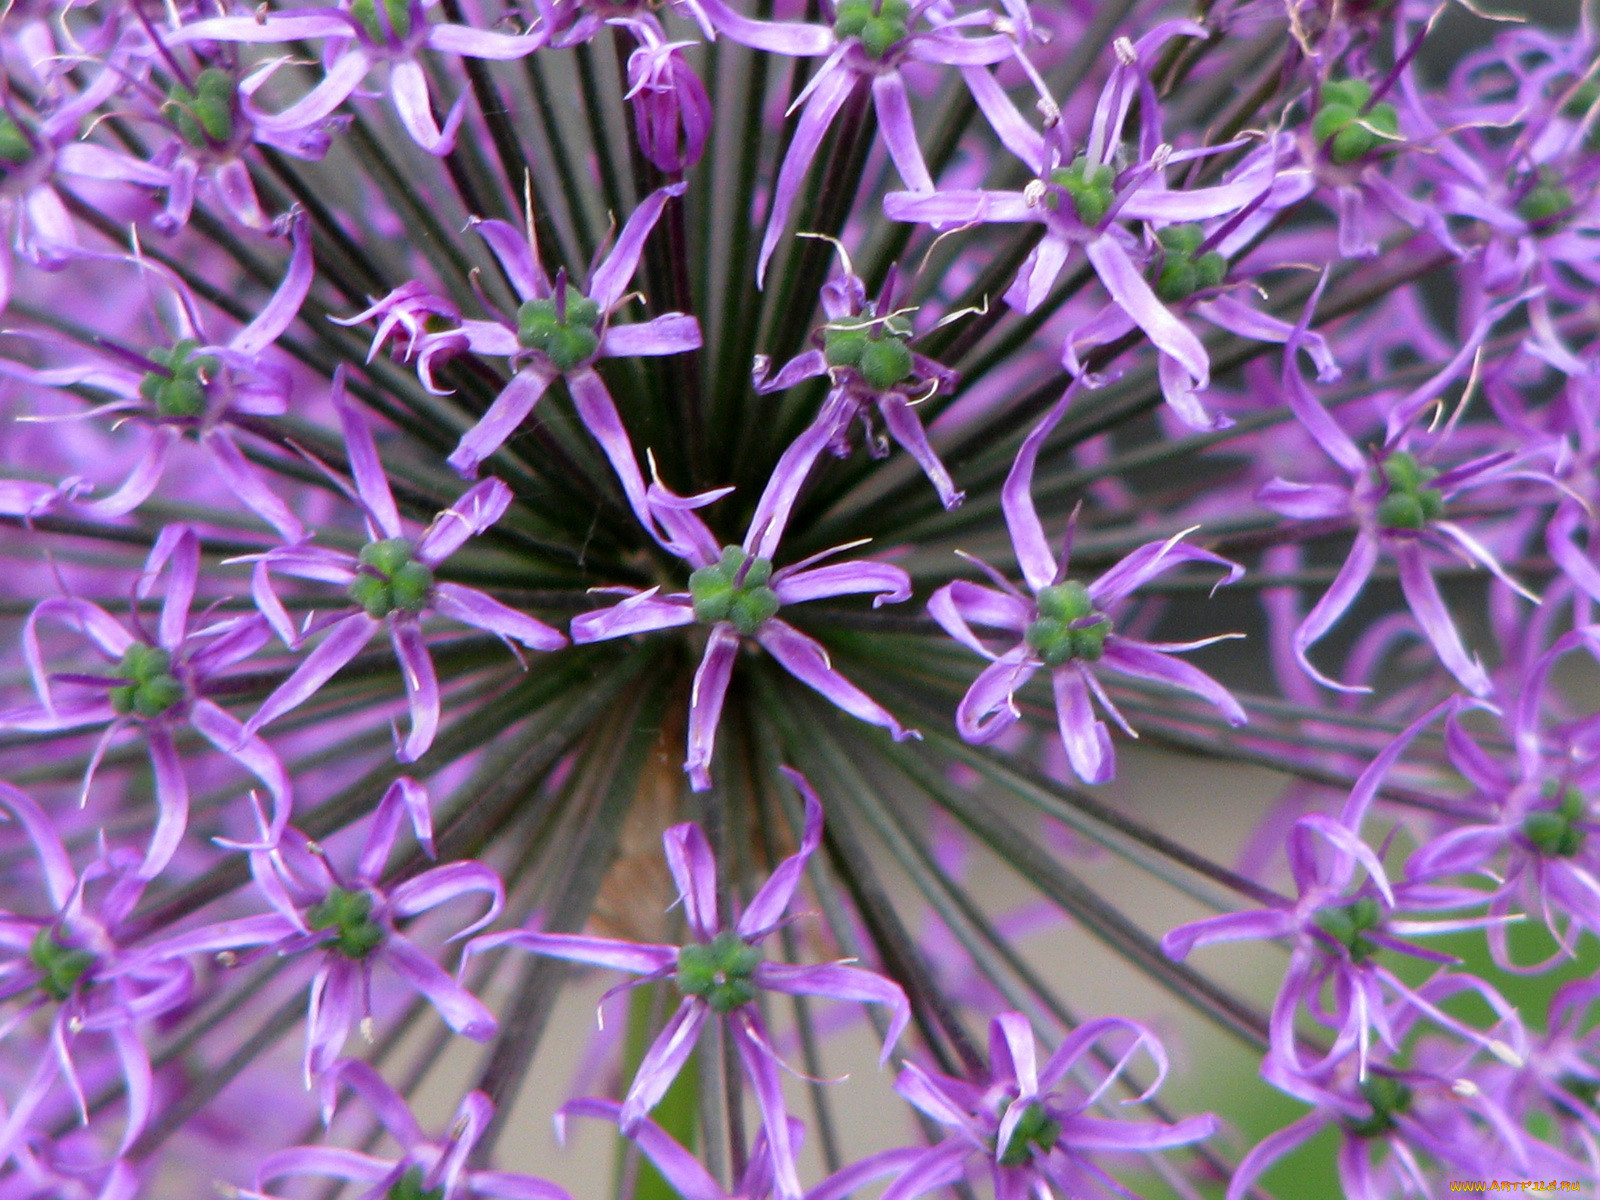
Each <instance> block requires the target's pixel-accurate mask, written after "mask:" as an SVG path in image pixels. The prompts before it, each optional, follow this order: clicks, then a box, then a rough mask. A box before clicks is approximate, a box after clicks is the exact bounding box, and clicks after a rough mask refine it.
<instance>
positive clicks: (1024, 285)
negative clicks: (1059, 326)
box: [1003, 231, 1072, 313]
mask: <svg viewBox="0 0 1600 1200" xmlns="http://www.w3.org/2000/svg"><path fill="white" fill-rule="evenodd" d="M1071 255H1072V243H1071V242H1069V241H1068V240H1067V239H1066V238H1064V237H1059V236H1057V235H1056V234H1055V233H1054V231H1052V232H1049V233H1046V234H1045V236H1044V240H1043V241H1041V242H1040V243H1039V244H1038V245H1037V246H1035V247H1034V248H1033V249H1032V250H1030V251H1028V257H1027V258H1025V259H1023V260H1022V266H1020V267H1019V268H1017V276H1016V278H1015V279H1013V280H1012V281H1011V286H1010V287H1008V288H1007V289H1006V290H1005V295H1004V297H1003V299H1004V300H1005V302H1006V303H1007V304H1009V305H1010V306H1011V307H1012V308H1016V309H1020V310H1021V311H1023V312H1025V313H1029V312H1032V311H1033V310H1034V309H1036V308H1038V307H1039V305H1041V304H1043V303H1044V301H1045V297H1046V296H1048V295H1049V294H1050V289H1051V288H1052V287H1054V286H1055V282H1056V280H1057V279H1059V278H1060V277H1061V272H1062V270H1063V269H1064V268H1065V267H1066V265H1067V259H1068V258H1070V257H1071Z"/></svg>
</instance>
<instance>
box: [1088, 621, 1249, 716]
mask: <svg viewBox="0 0 1600 1200" xmlns="http://www.w3.org/2000/svg"><path fill="white" fill-rule="evenodd" d="M1100 661H1101V662H1103V663H1104V664H1105V665H1106V666H1108V667H1111V668H1112V669H1113V670H1117V671H1121V672H1122V673H1123V674H1125V675H1132V676H1134V677H1135V678H1137V679H1148V680H1151V681H1152V682H1154V683H1164V684H1166V685H1167V686H1168V687H1175V688H1178V689H1180V690H1182V691H1185V692H1191V693H1193V694H1194V695H1196V696H1199V697H1200V698H1201V699H1202V700H1205V701H1208V702H1209V703H1210V704H1212V705H1213V706H1215V707H1216V709H1217V710H1218V711H1219V712H1221V713H1222V715H1223V716H1225V717H1226V718H1227V719H1228V723H1229V724H1230V725H1243V724H1245V723H1246V722H1247V721H1248V720H1249V718H1248V717H1246V716H1245V713H1244V709H1242V708H1240V707H1239V702H1238V701H1237V700H1235V699H1234V698H1233V696H1232V694H1231V693H1230V692H1229V691H1228V689H1227V688H1225V687H1223V686H1222V685H1221V684H1220V683H1218V682H1217V681H1216V680H1215V679H1213V678H1211V676H1209V675H1207V674H1206V673H1205V672H1204V671H1202V670H1200V669H1199V668H1198V667H1192V666H1190V665H1189V664H1188V663H1186V662H1184V661H1183V660H1181V659H1176V658H1169V657H1167V656H1166V655H1165V654H1159V653H1157V652H1156V651H1154V650H1152V649H1150V648H1149V647H1148V646H1144V645H1141V644H1140V643H1138V642H1135V641H1132V640H1131V639H1128V638H1124V637H1119V636H1117V635H1115V634H1113V635H1112V636H1111V637H1109V638H1107V639H1106V646H1105V656H1104V657H1103V658H1102V659H1101V660H1100Z"/></svg>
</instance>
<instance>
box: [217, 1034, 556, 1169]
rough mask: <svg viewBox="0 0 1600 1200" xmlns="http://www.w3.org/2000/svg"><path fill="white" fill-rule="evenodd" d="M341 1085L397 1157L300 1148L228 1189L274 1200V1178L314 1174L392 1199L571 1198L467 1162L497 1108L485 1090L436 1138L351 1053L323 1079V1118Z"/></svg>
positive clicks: (462, 1107) (270, 1161) (286, 1152)
mask: <svg viewBox="0 0 1600 1200" xmlns="http://www.w3.org/2000/svg"><path fill="white" fill-rule="evenodd" d="M341 1085H345V1086H348V1087H349V1088H350V1089H351V1090H352V1091H354V1092H355V1093H356V1094H357V1095H359V1096H360V1097H361V1098H362V1099H363V1100H364V1101H366V1103H367V1106H368V1107H369V1108H371V1109H372V1111H373V1113H374V1114H376V1116H377V1118H378V1122H379V1124H381V1125H382V1126H383V1128H384V1130H385V1131H386V1132H387V1133H388V1134H389V1136H390V1137H392V1138H393V1139H394V1140H395V1142H396V1143H397V1144H398V1145H399V1147H400V1155H399V1157H398V1158H378V1157H377V1156H375V1155H372V1154H365V1153H363V1152H361V1151H359V1150H346V1149H343V1148H340V1147H333V1146H297V1147H295V1148H294V1149H292V1150H284V1151H280V1152H279V1153H277V1154H274V1155H271V1156H270V1157H269V1158H268V1159H267V1160H266V1161H265V1162H263V1163H262V1164H261V1170H260V1171H259V1172H258V1173H257V1174H256V1181H255V1187H254V1188H253V1189H252V1188H246V1189H239V1190H232V1189H230V1194H231V1195H236V1196H241V1197H248V1198H250V1200H276V1198H275V1197H274V1196H273V1195H272V1194H271V1193H269V1192H268V1191H267V1190H266V1188H267V1185H268V1184H269V1183H270V1182H271V1181H273V1180H276V1179H282V1178H284V1177H286V1176H289V1175H300V1176H305V1175H315V1176H319V1177H321V1178H324V1179H330V1178H331V1179H344V1180H348V1181H349V1182H351V1183H356V1184H367V1185H369V1187H368V1190H367V1191H366V1192H364V1193H362V1194H363V1195H365V1196H374V1197H376V1196H388V1197H394V1198H396V1200H413V1198H414V1200H472V1198H473V1197H477V1196H492V1197H498V1198H499V1200H571V1197H570V1196H568V1195H567V1192H566V1190H565V1189H564V1188H560V1187H557V1186H556V1185H555V1184H553V1183H550V1182H548V1181H546V1180H543V1179H538V1178H536V1177H534V1176H532V1175H523V1174H520V1173H516V1172H511V1171H488V1170H482V1169H478V1168H474V1167H470V1166H468V1165H467V1164H468V1160H469V1159H470V1157H471V1155H472V1148H473V1147H474V1146H476V1145H477V1144H478V1139H479V1138H481V1137H482V1136H483V1133H484V1130H485V1129H487V1128H488V1125H489V1119H490V1117H491V1116H493V1114H494V1106H493V1105H492V1104H491V1103H490V1102H489V1097H487V1096H485V1095H484V1094H483V1093H482V1092H469V1093H467V1095H466V1096H465V1097H463V1098H462V1101H461V1103H460V1104H459V1105H458V1106H457V1107H456V1113H455V1117H454V1118H453V1119H452V1120H451V1122H450V1126H449V1132H448V1133H447V1134H445V1135H444V1136H443V1137H441V1138H430V1137H428V1136H427V1135H426V1134H425V1133H423V1132H422V1127H421V1126H420V1125H418V1124H417V1120H416V1118H415V1117H413V1116H412V1115H411V1109H410V1108H409V1107H407V1105H406V1102H405V1100H404V1099H402V1098H401V1096H400V1095H399V1094H398V1093H397V1092H396V1091H395V1090H394V1089H393V1088H392V1087H390V1086H389V1085H388V1084H387V1083H385V1082H384V1080H383V1077H382V1076H381V1075H379V1074H378V1073H377V1072H376V1071H374V1070H373V1069H372V1068H371V1067H370V1066H368V1065H367V1064H366V1063H364V1062H360V1061H358V1060H356V1059H350V1058H347V1059H344V1060H342V1061H341V1062H339V1063H337V1064H335V1066H334V1067H333V1068H332V1069H331V1070H329V1071H328V1073H327V1074H326V1075H324V1076H323V1078H322V1107H323V1119H324V1121H327V1120H330V1119H331V1118H332V1115H333V1107H334V1104H335V1102H336V1101H337V1099H338V1094H339V1088H340V1086H341Z"/></svg>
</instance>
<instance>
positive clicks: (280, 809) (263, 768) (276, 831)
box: [189, 699, 294, 848]
mask: <svg viewBox="0 0 1600 1200" xmlns="http://www.w3.org/2000/svg"><path fill="white" fill-rule="evenodd" d="M189 723H190V724H191V725H193V726H194V727H195V729H197V730H198V731H199V732H200V734H201V736H202V737H204V738H205V739H206V740H207V741H208V742H210V743H211V744H212V745H213V746H215V747H216V748H217V749H218V750H220V751H222V753H224V754H226V755H227V756H228V757H229V758H231V759H233V761H234V762H236V763H238V764H239V765H240V766H241V767H243V768H244V769H245V770H247V771H249V772H250V773H251V774H252V775H254V776H255V777H256V778H257V779H259V780H261V782H262V783H263V784H265V785H266V788H267V792H268V794H269V795H271V797H272V823H271V825H270V826H269V827H268V830H267V835H266V836H267V842H268V844H269V845H276V844H277V841H278V838H279V836H280V835H281V834H282V833H283V830H284V828H285V827H286V826H287V825H288V824H289V813H290V810H291V808H292V807H293V803H294V799H293V795H292V793H291V791H290V785H289V773H288V772H287V771H285V770H284V769H283V763H281V762H280V761H278V756H277V755H276V754H274V753H273V752H272V750H271V748H270V747H269V746H268V745H267V744H266V743H265V742H264V741H262V740H261V739H260V738H259V737H257V736H256V735H255V734H253V733H246V732H245V727H244V725H243V724H242V723H241V722H240V721H239V720H238V719H237V718H236V717H234V716H233V715H232V714H230V713H227V712H224V711H223V710H222V709H221V708H219V707H217V705H215V704H213V703H212V702H211V701H210V700H205V699H200V700H196V701H195V702H194V703H193V704H192V705H191V706H190V708H189ZM230 844H231V845H234V846H235V848H238V845H239V844H238V843H230Z"/></svg>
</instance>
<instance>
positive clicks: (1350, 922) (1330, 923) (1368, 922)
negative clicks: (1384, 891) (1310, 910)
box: [1311, 896, 1383, 963]
mask: <svg viewBox="0 0 1600 1200" xmlns="http://www.w3.org/2000/svg"><path fill="white" fill-rule="evenodd" d="M1311 919H1312V920H1313V921H1315V922H1316V925H1317V928H1318V929H1320V930H1322V932H1323V933H1325V934H1327V935H1328V936H1329V937H1331V938H1332V939H1333V940H1334V941H1336V942H1338V943H1339V944H1340V945H1341V946H1343V947H1344V948H1345V950H1346V951H1347V952H1348V953H1349V955H1350V961H1351V962H1357V963H1360V962H1366V961H1367V959H1369V958H1371V957H1372V956H1373V955H1374V954H1376V953H1377V952H1378V950H1379V946H1378V944H1377V943H1376V942H1374V941H1373V940H1372V939H1371V938H1369V937H1368V936H1367V934H1368V933H1369V932H1371V931H1372V930H1374V929H1376V928H1377V927H1378V926H1379V924H1381V923H1382V921H1383V910H1382V909H1381V908H1380V907H1379V906H1378V901H1377V899H1376V898H1375V897H1373V896H1362V897H1361V898H1360V899H1359V900H1355V901H1352V902H1351V903H1349V904H1345V905H1341V906H1339V907H1337V908H1323V909H1318V910H1317V912H1316V914H1315V915H1314V916H1313V917H1312V918H1311Z"/></svg>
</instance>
